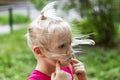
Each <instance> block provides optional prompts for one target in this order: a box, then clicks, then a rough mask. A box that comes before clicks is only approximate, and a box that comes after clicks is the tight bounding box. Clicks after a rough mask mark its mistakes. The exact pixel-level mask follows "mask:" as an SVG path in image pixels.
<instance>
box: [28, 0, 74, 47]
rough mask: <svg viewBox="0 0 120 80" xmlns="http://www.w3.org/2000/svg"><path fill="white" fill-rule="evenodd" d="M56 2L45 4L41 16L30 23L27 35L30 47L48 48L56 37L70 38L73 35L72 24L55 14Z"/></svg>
mask: <svg viewBox="0 0 120 80" xmlns="http://www.w3.org/2000/svg"><path fill="white" fill-rule="evenodd" d="M54 4H55V2H52V3H49V4H48V5H47V6H45V7H44V8H43V10H41V14H40V16H39V17H38V18H37V19H35V20H34V21H33V22H32V23H31V24H30V27H29V28H28V32H27V35H26V36H27V42H28V45H29V47H30V48H33V47H34V46H36V45H37V46H40V47H44V48H48V47H50V44H51V42H52V40H53V39H54V37H59V38H63V36H65V37H68V39H70V38H71V37H72V33H71V29H70V25H69V24H68V23H67V22H66V21H64V20H63V19H62V18H60V17H58V16H56V15H55V11H54V9H53V5H54Z"/></svg>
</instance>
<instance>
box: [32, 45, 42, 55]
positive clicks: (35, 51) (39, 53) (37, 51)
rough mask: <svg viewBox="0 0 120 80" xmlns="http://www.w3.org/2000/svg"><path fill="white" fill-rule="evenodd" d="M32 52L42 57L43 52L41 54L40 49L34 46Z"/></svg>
mask: <svg viewBox="0 0 120 80" xmlns="http://www.w3.org/2000/svg"><path fill="white" fill-rule="evenodd" d="M33 51H34V54H37V55H39V56H44V54H43V52H42V48H40V47H38V46H35V47H34V48H33Z"/></svg>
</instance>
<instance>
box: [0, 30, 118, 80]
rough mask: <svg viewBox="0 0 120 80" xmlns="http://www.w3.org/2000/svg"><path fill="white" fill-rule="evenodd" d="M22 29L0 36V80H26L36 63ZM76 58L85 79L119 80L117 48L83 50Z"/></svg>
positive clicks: (86, 48) (24, 31)
mask: <svg viewBox="0 0 120 80" xmlns="http://www.w3.org/2000/svg"><path fill="white" fill-rule="evenodd" d="M25 33H26V28H25V29H21V30H17V31H14V32H13V33H12V34H5V35H0V80H26V78H27V77H28V75H29V74H30V72H31V71H32V70H33V69H34V67H35V64H36V61H35V59H34V56H33V54H32V52H31V51H30V49H29V48H28V46H27V44H26V39H25V36H24V35H25ZM83 49H84V50H85V51H86V54H84V55H80V56H79V57H77V58H78V59H79V60H81V61H82V62H83V63H84V64H85V66H86V71H87V75H88V78H89V79H88V80H120V76H119V75H120V63H119V62H120V50H119V48H114V49H104V48H101V47H95V46H94V47H84V48H83Z"/></svg>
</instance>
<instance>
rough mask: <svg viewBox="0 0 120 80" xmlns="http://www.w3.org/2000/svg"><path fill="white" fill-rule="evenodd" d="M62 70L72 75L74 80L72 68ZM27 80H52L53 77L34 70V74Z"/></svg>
mask: <svg viewBox="0 0 120 80" xmlns="http://www.w3.org/2000/svg"><path fill="white" fill-rule="evenodd" d="M61 70H64V71H65V72H68V73H69V74H71V76H72V80H74V76H73V73H72V71H71V69H70V67H65V68H62V69H61ZM27 80H51V77H50V76H48V75H46V74H44V73H42V72H40V71H38V70H33V72H32V73H31V75H30V76H29V78H28V79H27Z"/></svg>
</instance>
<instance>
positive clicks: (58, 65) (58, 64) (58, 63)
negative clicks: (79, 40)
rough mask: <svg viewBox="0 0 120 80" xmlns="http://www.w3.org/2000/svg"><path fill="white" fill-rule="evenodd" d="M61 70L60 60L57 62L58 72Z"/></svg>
mask: <svg viewBox="0 0 120 80" xmlns="http://www.w3.org/2000/svg"><path fill="white" fill-rule="evenodd" d="M58 72H60V62H59V61H58V62H57V63H56V73H58Z"/></svg>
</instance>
